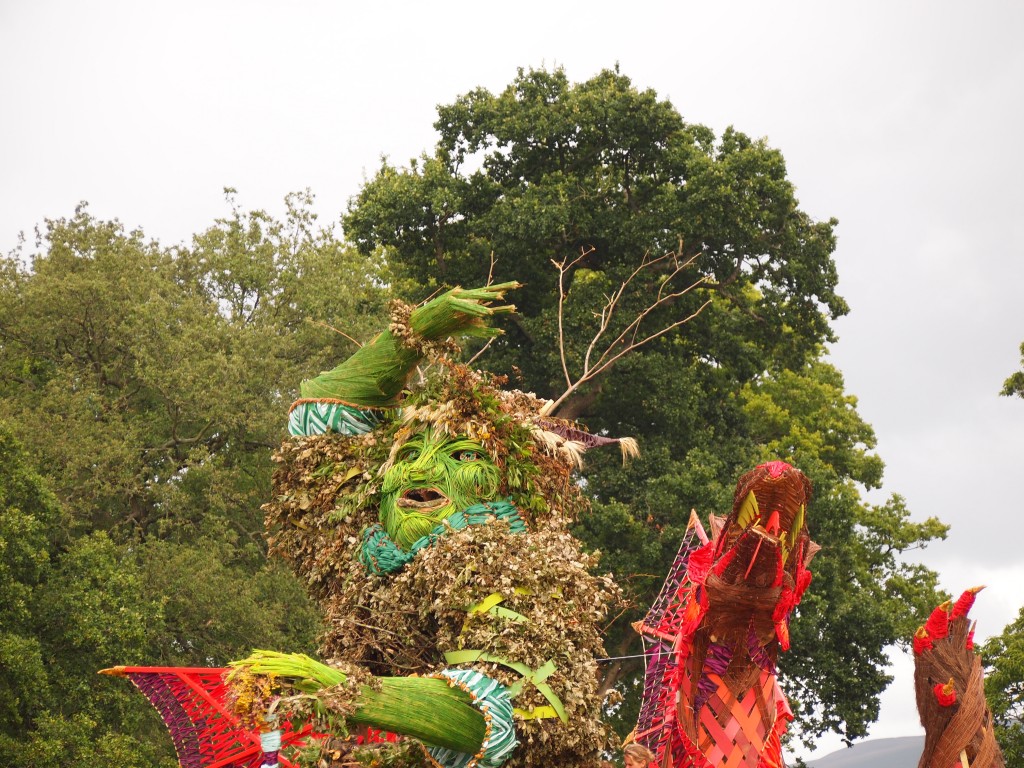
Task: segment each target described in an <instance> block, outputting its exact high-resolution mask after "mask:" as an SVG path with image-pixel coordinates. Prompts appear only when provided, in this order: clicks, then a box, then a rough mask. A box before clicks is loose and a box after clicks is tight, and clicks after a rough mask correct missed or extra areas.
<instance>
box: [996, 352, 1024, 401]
mask: <svg viewBox="0 0 1024 768" xmlns="http://www.w3.org/2000/svg"><path fill="white" fill-rule="evenodd" d="M1020 356H1021V368H1022V370H1019V371H1016V372H1014V373H1011V374H1010V375H1009V376H1008V377H1007V378H1006V381H1004V382H1003V389H1002V390H1001V391H1000V393H999V394H1001V395H1006V396H1007V397H1009V396H1010V395H1017V397H1024V344H1021V345H1020Z"/></svg>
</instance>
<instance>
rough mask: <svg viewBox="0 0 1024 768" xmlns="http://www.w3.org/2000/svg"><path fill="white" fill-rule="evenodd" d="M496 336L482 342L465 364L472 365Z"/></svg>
mask: <svg viewBox="0 0 1024 768" xmlns="http://www.w3.org/2000/svg"><path fill="white" fill-rule="evenodd" d="M488 285H490V283H488ZM496 338H497V337H496V336H491V338H489V339H488V340H487V343H486V344H484V345H483V346H482V347H480V350H479V351H478V352H477V353H476V354H475V355H473V356H472V357H471V358H469V362H467V363H466V365H472V364H473V363H475V362H476V361H477V359H478V358H479V357H480V356H481V355H483V353H484V352H486V351H487V348H488V347H489V346H491V343H492V342H493V341H494V340H495V339H496Z"/></svg>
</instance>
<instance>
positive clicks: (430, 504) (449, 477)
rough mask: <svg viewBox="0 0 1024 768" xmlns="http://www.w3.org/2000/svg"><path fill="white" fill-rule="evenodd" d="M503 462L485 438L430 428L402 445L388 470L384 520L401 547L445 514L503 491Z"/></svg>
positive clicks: (382, 510) (383, 489)
mask: <svg viewBox="0 0 1024 768" xmlns="http://www.w3.org/2000/svg"><path fill="white" fill-rule="evenodd" d="M498 483H499V473H498V468H497V467H496V466H495V465H494V463H493V462H492V461H491V460H490V458H489V457H488V455H487V453H486V452H485V451H484V448H483V446H482V445H480V443H478V442H476V441H475V440H470V439H468V438H465V437H458V438H449V437H447V436H444V435H439V434H435V433H434V432H433V430H431V429H429V428H428V429H425V430H424V431H423V432H419V433H417V434H415V435H413V436H412V437H411V438H409V440H408V441H407V442H406V444H405V445H403V446H402V448H401V450H400V451H399V453H398V456H397V458H396V459H395V462H394V464H393V465H392V466H391V467H389V468H388V470H387V471H386V472H385V473H384V481H383V484H382V487H381V505H380V522H381V525H383V526H384V530H386V531H387V532H388V535H389V536H390V537H391V538H392V539H393V540H394V541H395V543H396V544H398V546H400V547H401V548H402V549H408V548H409V547H410V546H411V545H412V544H413V542H415V541H416V540H417V539H419V538H421V537H423V536H426V535H427V534H428V533H430V531H431V530H432V529H433V528H434V527H435V526H436V525H438V524H439V523H440V522H441V521H442V520H444V519H445V518H447V517H449V516H450V515H453V514H455V513H456V512H458V511H460V510H463V509H465V508H466V507H469V506H471V505H473V504H479V503H480V502H483V501H491V500H493V499H494V498H495V496H496V495H497V493H498Z"/></svg>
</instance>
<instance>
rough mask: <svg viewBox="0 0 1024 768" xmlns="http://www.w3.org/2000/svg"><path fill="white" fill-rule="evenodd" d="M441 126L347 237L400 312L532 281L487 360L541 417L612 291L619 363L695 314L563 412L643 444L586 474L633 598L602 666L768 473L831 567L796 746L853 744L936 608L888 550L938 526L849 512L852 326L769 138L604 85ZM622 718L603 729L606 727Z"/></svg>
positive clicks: (797, 639)
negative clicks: (758, 469) (832, 741)
mask: <svg viewBox="0 0 1024 768" xmlns="http://www.w3.org/2000/svg"><path fill="white" fill-rule="evenodd" d="M435 128H436V129H437V131H438V133H439V135H440V139H439V141H438V143H437V145H436V147H435V148H434V149H433V151H432V152H429V153H426V154H424V155H423V156H421V157H420V158H417V159H415V160H414V161H412V162H411V163H410V165H409V166H408V167H405V168H403V167H396V166H393V165H391V164H390V163H388V162H386V161H385V162H384V163H383V164H382V166H381V168H380V169H379V170H378V172H377V174H376V175H375V176H374V177H373V178H372V179H370V180H369V181H368V182H367V183H366V184H365V186H364V187H363V189H362V190H361V191H360V193H359V194H358V195H357V196H356V197H355V198H353V201H352V203H351V205H350V208H349V211H348V213H347V215H346V216H345V217H344V225H345V231H346V235H347V237H348V238H349V239H351V240H352V241H353V242H354V243H355V244H356V245H357V246H358V247H359V248H360V250H361V251H362V252H363V253H366V254H371V253H383V254H384V256H385V258H386V259H387V261H388V263H389V265H390V266H391V268H392V269H393V270H394V271H395V273H396V274H397V275H399V276H401V277H404V278H406V279H408V281H409V284H410V285H417V286H421V289H420V295H419V296H417V298H422V296H423V295H425V294H427V293H429V292H430V291H432V290H434V289H435V288H436V287H437V286H440V285H454V284H463V285H476V284H480V283H482V282H484V281H486V280H487V279H488V278H490V279H493V280H495V281H505V280H510V279H519V280H522V281H525V282H527V286H526V287H525V288H524V289H523V290H522V291H520V292H518V293H519V295H518V296H517V297H515V300H516V304H517V306H518V307H519V314H518V315H517V316H516V317H515V318H512V319H511V320H510V321H509V322H508V323H507V324H506V330H507V331H508V332H507V334H506V335H505V336H504V337H502V339H501V340H500V341H499V343H496V344H494V345H492V348H491V349H490V350H489V351H488V356H487V357H486V358H484V360H483V363H482V364H484V365H486V366H487V367H490V368H492V369H496V370H498V371H500V372H505V373H508V374H510V375H511V376H512V377H513V381H514V382H517V383H518V385H519V386H522V387H523V388H524V389H527V390H533V391H535V392H537V393H538V394H540V395H542V396H545V397H551V398H557V397H558V396H559V394H560V393H562V392H563V391H565V390H566V388H567V384H568V382H569V381H571V380H573V378H574V376H575V375H576V373H574V372H578V371H580V370H581V369H582V368H583V366H585V360H586V357H587V347H588V345H589V344H590V342H591V340H592V338H593V336H594V333H595V329H596V328H597V324H598V323H599V322H600V317H597V318H596V317H595V315H600V314H601V312H602V309H603V308H606V307H607V302H608V297H609V296H615V295H616V292H617V291H618V290H619V289H620V287H621V286H623V285H625V284H627V283H629V287H630V289H629V290H628V291H626V292H624V293H622V294H621V295H619V297H618V298H617V300H616V306H615V310H616V312H615V314H614V316H613V317H612V318H611V319H610V320H609V321H608V329H607V338H610V339H615V338H616V335H617V334H619V333H620V332H622V331H623V330H625V331H627V333H628V334H630V335H628V336H627V340H626V341H625V342H623V344H627V343H628V340H629V339H635V338H644V337H645V336H646V335H650V334H651V333H653V332H655V331H656V330H657V329H659V328H665V327H667V326H669V325H671V324H672V323H675V322H678V321H679V320H680V319H684V318H690V319H689V320H688V321H687V322H686V323H685V324H682V325H680V326H679V327H678V328H676V329H675V330H673V331H672V332H671V333H667V334H664V335H661V336H658V337H657V338H653V339H652V340H651V341H650V342H649V343H648V344H646V345H645V346H643V347H642V348H640V349H637V350H635V353H634V354H631V355H630V356H625V357H622V358H621V359H620V360H618V361H617V362H616V363H615V364H614V365H613V366H611V367H610V368H608V369H607V370H606V371H604V372H603V373H602V374H601V375H600V376H596V377H594V378H593V379H591V380H590V381H589V382H587V383H586V384H585V385H583V386H581V387H579V388H578V389H577V390H576V391H575V392H574V393H573V395H572V396H571V397H570V398H568V399H566V400H565V401H564V402H563V403H562V404H561V406H560V408H559V410H558V413H559V414H560V415H563V416H569V417H573V418H579V419H582V420H584V421H586V423H587V424H588V426H589V427H590V428H591V429H592V430H597V431H600V432H607V433H608V434H612V435H633V436H636V437H638V438H640V439H641V447H642V450H643V457H642V459H641V460H640V461H637V462H635V463H633V464H632V465H631V466H629V467H628V468H626V469H623V468H622V467H620V466H619V465H618V463H617V462H615V461H614V460H613V459H611V458H610V457H600V456H596V457H595V458H594V459H593V460H592V461H591V462H590V464H589V468H588V469H587V471H586V473H585V482H586V487H587V490H588V492H589V493H590V495H591V497H592V499H593V502H594V511H593V514H592V515H591V516H590V517H589V518H588V519H587V520H585V521H583V523H582V525H581V528H580V531H579V533H580V535H581V536H582V537H583V538H584V540H585V541H586V542H587V543H588V544H589V545H590V546H592V547H594V548H599V549H601V550H602V551H603V552H604V553H605V560H604V564H605V566H606V567H610V568H611V569H612V570H613V571H614V572H615V573H616V574H617V575H618V576H620V578H622V579H623V580H624V581H626V582H627V587H628V589H629V592H630V594H631V597H632V600H633V602H632V606H633V607H632V609H631V610H630V611H627V612H626V613H625V614H624V615H623V616H622V617H621V620H620V622H619V624H618V625H617V626H616V627H614V628H613V629H612V631H611V633H610V638H611V639H612V643H611V645H610V650H611V653H610V655H612V656H626V655H633V654H637V653H639V652H640V647H639V642H637V640H636V638H635V636H634V635H633V634H632V632H631V630H630V629H629V627H628V621H630V620H633V619H635V618H637V616H638V615H639V612H640V611H642V610H643V609H644V608H646V605H647V604H648V602H649V600H650V599H651V598H652V597H653V595H654V594H655V593H656V590H657V588H658V587H659V586H660V581H661V579H662V578H663V575H664V574H665V572H666V570H667V567H668V564H669V563H670V562H671V558H672V556H673V555H674V554H675V551H676V548H677V546H678V543H679V540H680V538H681V534H682V531H683V529H684V527H685V524H686V520H687V517H688V514H689V510H690V509H691V508H696V509H697V510H698V511H699V512H700V513H701V514H703V515H706V514H707V513H709V512H716V513H719V514H721V513H725V512H727V511H728V510H729V508H730V507H731V491H732V486H733V484H734V482H735V479H736V478H737V477H738V476H739V475H740V474H741V473H742V472H743V471H745V470H746V469H748V468H749V467H750V466H752V465H753V464H755V463H757V462H759V461H762V460H765V459H769V458H783V459H786V460H788V461H790V462H792V463H794V464H795V465H796V466H799V467H800V468H801V469H802V470H803V471H804V472H805V473H807V474H808V476H810V478H811V479H812V480H813V482H814V484H815V487H816V489H817V490H816V495H815V500H814V501H813V502H812V509H811V515H812V517H811V519H810V525H811V531H812V535H813V537H814V538H815V539H816V540H818V541H819V543H821V544H822V545H823V546H824V547H825V554H824V555H822V556H821V557H820V560H819V561H818V565H817V570H818V580H817V584H816V585H815V587H813V588H812V590H811V591H810V593H809V594H808V598H805V605H802V606H801V608H800V614H801V615H800V616H799V617H798V618H797V621H796V623H795V631H794V648H793V651H792V652H791V653H790V654H787V656H786V658H785V659H784V660H783V670H784V673H785V676H786V679H787V681H788V686H789V690H791V691H792V692H793V693H794V694H795V698H796V699H797V701H798V703H799V705H800V707H801V708H802V712H801V723H802V725H803V727H804V730H805V733H806V734H816V733H821V732H823V731H825V730H837V731H838V732H840V733H842V734H843V735H845V736H846V737H848V738H856V737H858V736H862V735H864V734H865V733H866V729H867V726H868V724H869V723H870V722H872V721H873V720H874V719H875V718H876V717H877V707H878V703H877V702H878V694H879V693H880V692H881V691H882V690H883V689H884V687H885V686H886V685H887V683H888V681H889V678H888V676H887V675H886V673H885V666H886V657H885V648H886V647H888V646H889V645H891V644H893V643H894V642H897V641H899V640H900V639H901V638H905V637H909V635H910V634H911V633H912V631H913V625H914V622H915V621H916V615H920V614H921V613H923V612H924V611H926V610H927V608H928V605H929V600H932V599H933V593H934V586H935V575H934V574H933V573H932V572H931V571H929V570H927V569H925V568H923V567H921V566H917V565H913V564H907V563H906V562H904V561H903V559H902V558H901V557H900V554H901V553H903V552H906V551H908V550H911V549H915V548H917V547H919V546H922V545H924V544H925V543H926V542H927V541H929V540H931V539H934V538H936V537H941V536H943V535H944V534H945V527H944V526H943V525H942V524H941V523H939V522H938V521H937V520H935V519H929V520H927V521H925V522H923V523H914V522H912V521H911V520H910V517H909V512H908V510H907V509H906V508H905V506H904V504H903V502H902V500H901V499H900V498H899V497H898V496H893V497H891V498H890V499H889V500H888V501H887V502H885V503H884V504H881V505H872V504H869V503H867V502H866V501H865V500H864V499H863V498H862V495H861V489H864V488H877V487H879V486H880V484H881V477H882V462H881V460H880V459H879V458H878V457H877V456H876V455H874V454H873V453H872V452H871V449H872V448H873V447H874V445H875V437H874V434H873V432H872V430H871V428H870V426H868V425H867V424H866V423H864V421H863V420H862V419H861V418H860V417H859V416H858V415H857V412H856V400H855V399H854V398H853V397H851V396H849V395H847V394H846V393H845V392H844V385H843V381H842V377H841V375H840V373H839V372H838V371H837V370H836V369H835V368H834V367H833V366H831V365H829V364H828V363H827V361H826V356H825V353H824V351H823V345H824V343H826V342H828V341H832V340H834V338H835V337H834V333H833V331H832V328H831V325H830V321H831V320H832V319H834V318H836V317H838V316H840V315H842V314H845V313H846V312H847V310H848V307H847V305H846V303H845V302H844V300H843V299H842V297H841V296H840V295H839V294H838V293H837V282H838V277H837V272H836V268H835V263H834V261H833V259H832V253H833V251H834V248H835V242H836V241H835V233H834V229H835V226H836V223H837V222H836V221H835V220H834V219H833V220H828V221H814V220H813V219H812V218H811V217H809V216H808V215H807V214H806V213H804V212H803V211H801V210H800V208H799V205H798V202H797V199H796V197H795V192H794V187H793V184H792V182H791V181H790V180H789V179H788V178H787V175H786V166H785V162H784V160H783V157H782V154H781V153H780V152H779V151H778V150H776V149H773V148H771V147H770V146H769V145H768V144H767V142H766V141H764V140H754V139H751V138H749V137H748V136H746V135H745V134H743V133H741V132H740V131H738V130H735V129H733V128H729V129H727V130H726V131H724V132H723V133H722V135H721V136H715V134H714V133H713V132H712V131H711V130H710V129H709V128H707V127H705V126H701V125H697V124H693V123H688V122H686V121H684V120H683V118H682V117H681V116H680V114H679V113H678V111H677V110H676V108H675V107H674V106H673V105H672V104H670V103H669V102H667V101H664V100H661V99H659V98H658V96H657V95H656V94H655V93H654V92H653V91H651V90H639V89H637V88H636V87H634V86H633V84H632V83H631V82H630V80H629V79H628V78H627V77H626V76H625V75H623V74H621V73H620V72H619V71H618V70H606V71H604V72H601V73H600V74H598V75H597V76H595V77H593V78H592V79H590V80H588V81H585V82H582V83H570V82H569V81H568V79H567V77H566V76H565V74H564V72H562V71H561V70H554V71H547V70H530V71H523V70H521V71H520V72H519V74H518V75H517V77H516V78H515V80H514V81H513V82H512V83H511V84H510V85H509V86H508V87H507V88H505V90H503V91H502V92H501V93H498V94H494V93H491V92H489V91H487V90H484V89H477V90H474V91H471V92H470V93H468V94H466V95H464V96H462V97H460V98H458V99H457V100H456V101H455V102H454V103H452V104H448V105H443V106H440V107H439V108H438V120H437V122H436V123H435ZM664 254H670V255H671V256H670V258H668V259H665V260H662V261H660V262H657V263H654V264H653V265H652V266H649V267H641V265H643V264H645V263H648V262H654V261H655V260H656V259H658V257H660V256H662V255H664ZM553 264H554V265H556V266H552V265H553ZM557 265H561V267H558V266H557ZM638 268H640V271H639V272H637V273H635V271H636V270H638ZM560 273H561V274H560ZM634 273H635V274H634ZM631 275H633V277H632V278H631V277H630V276H631ZM560 278H561V279H562V281H563V282H562V289H561V290H560V286H559V280H560ZM666 294H673V296H674V298H673V299H672V300H671V301H667V302H663V303H660V304H658V305H657V306H656V307H654V308H652V309H650V310H649V311H648V308H650V305H651V297H652V296H655V297H658V296H664V295H666ZM560 296H564V301H562V302H560ZM708 301H710V304H706V303H707V302H708ZM702 308H703V311H702ZM641 315H642V316H643V322H642V323H641V324H640V325H639V326H638V327H637V328H635V329H630V328H629V327H628V323H629V322H630V320H632V319H633V318H636V317H638V316H641ZM606 317H607V313H606ZM633 330H635V331H636V334H635V335H634V334H633ZM621 346H622V345H621V344H620V347H621ZM560 353H561V354H560ZM563 355H564V358H563ZM563 360H564V363H565V365H564V366H563ZM588 458H589V457H588ZM640 669H641V666H640V664H639V662H638V661H635V660H634V661H626V662H625V663H621V664H619V663H616V664H612V665H609V668H608V671H607V682H608V683H609V684H611V683H617V684H619V685H620V686H622V687H624V688H626V689H633V688H632V687H634V686H635V685H636V681H637V675H638V674H639V672H640ZM632 698H634V699H635V698H637V697H632ZM634 713H635V710H631V708H630V707H629V706H626V707H623V708H622V709H621V710H620V716H621V718H622V724H623V728H624V730H628V727H629V726H628V725H627V723H628V721H629V720H630V719H631V717H632V716H633V714H634Z"/></svg>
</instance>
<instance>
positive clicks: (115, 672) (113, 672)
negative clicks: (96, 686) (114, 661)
mask: <svg viewBox="0 0 1024 768" xmlns="http://www.w3.org/2000/svg"><path fill="white" fill-rule="evenodd" d="M96 674H97V675H110V676H111V677H128V673H127V672H126V671H125V668H124V667H123V666H117V667H107V669H101V670H100V671H99V672H97V673H96Z"/></svg>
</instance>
